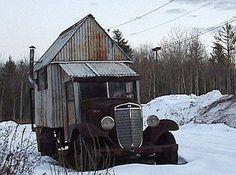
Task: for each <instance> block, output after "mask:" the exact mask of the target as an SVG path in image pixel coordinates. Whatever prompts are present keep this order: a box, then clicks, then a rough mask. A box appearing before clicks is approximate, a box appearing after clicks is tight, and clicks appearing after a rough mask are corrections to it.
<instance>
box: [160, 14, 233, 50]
mask: <svg viewBox="0 0 236 175" xmlns="http://www.w3.org/2000/svg"><path fill="white" fill-rule="evenodd" d="M235 21H236V17H233V18H231V19H229V20H227V21H224V22H221V23H219V24H218V25H215V26H213V27H210V28H208V29H205V30H203V31H201V32H200V33H199V34H197V35H195V36H192V37H190V38H187V39H184V40H182V41H176V42H173V43H169V44H166V45H164V48H167V47H169V46H171V45H174V44H180V43H183V42H186V41H190V40H193V39H195V38H198V37H199V36H201V35H204V34H206V33H208V32H211V31H214V30H216V29H218V28H220V27H223V26H224V25H225V24H226V23H233V22H235ZM162 47H163V46H162Z"/></svg>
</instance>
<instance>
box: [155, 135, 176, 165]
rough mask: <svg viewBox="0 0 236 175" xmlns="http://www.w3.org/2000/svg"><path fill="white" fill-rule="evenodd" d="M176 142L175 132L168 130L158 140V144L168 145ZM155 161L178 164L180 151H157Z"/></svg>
mask: <svg viewBox="0 0 236 175" xmlns="http://www.w3.org/2000/svg"><path fill="white" fill-rule="evenodd" d="M168 144H176V141H175V138H174V136H173V134H171V133H170V132H166V133H164V134H163V135H161V137H160V138H159V139H158V140H157V142H156V145H168ZM155 161H156V163H157V164H177V162H178V152H177V151H166V152H161V153H156V157H155Z"/></svg>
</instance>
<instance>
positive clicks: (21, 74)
mask: <svg viewBox="0 0 236 175" xmlns="http://www.w3.org/2000/svg"><path fill="white" fill-rule="evenodd" d="M29 103H30V101H29V90H28V62H27V61H26V60H22V61H19V62H14V61H13V59H12V58H11V57H9V59H8V61H6V62H5V63H3V62H2V63H0V121H2V120H14V121H21V122H28V121H30V114H29V113H30V108H29Z"/></svg>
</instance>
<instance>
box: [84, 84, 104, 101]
mask: <svg viewBox="0 0 236 175" xmlns="http://www.w3.org/2000/svg"><path fill="white" fill-rule="evenodd" d="M80 90H81V95H82V96H81V98H82V100H89V99H93V98H106V97H107V88H106V83H81V84H80Z"/></svg>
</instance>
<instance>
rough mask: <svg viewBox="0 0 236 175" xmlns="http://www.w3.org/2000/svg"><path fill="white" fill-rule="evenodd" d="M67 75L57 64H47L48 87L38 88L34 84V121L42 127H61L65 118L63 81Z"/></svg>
mask: <svg viewBox="0 0 236 175" xmlns="http://www.w3.org/2000/svg"><path fill="white" fill-rule="evenodd" d="M65 81H68V77H67V76H66V75H65V73H64V71H63V70H61V68H60V66H59V65H58V64H50V65H48V66H47V83H48V88H47V89H44V90H39V91H38V87H37V85H35V123H36V125H37V126H44V127H52V128H57V127H63V123H64V118H66V99H65V89H64V82H65Z"/></svg>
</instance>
